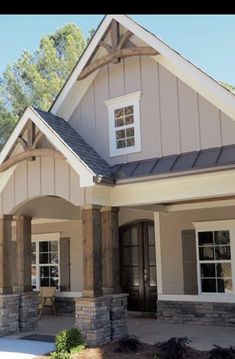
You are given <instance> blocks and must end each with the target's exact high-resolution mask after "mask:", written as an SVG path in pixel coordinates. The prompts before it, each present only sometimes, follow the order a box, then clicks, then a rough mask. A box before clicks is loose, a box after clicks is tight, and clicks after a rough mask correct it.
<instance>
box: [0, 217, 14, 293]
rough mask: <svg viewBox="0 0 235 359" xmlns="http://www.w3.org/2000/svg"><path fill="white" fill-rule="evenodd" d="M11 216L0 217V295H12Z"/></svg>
mask: <svg viewBox="0 0 235 359" xmlns="http://www.w3.org/2000/svg"><path fill="white" fill-rule="evenodd" d="M11 224H12V216H10V215H5V214H4V215H1V216H0V294H10V293H12V263H13V260H14V258H13V257H12V241H11V237H12V229H11V228H12V227H11Z"/></svg>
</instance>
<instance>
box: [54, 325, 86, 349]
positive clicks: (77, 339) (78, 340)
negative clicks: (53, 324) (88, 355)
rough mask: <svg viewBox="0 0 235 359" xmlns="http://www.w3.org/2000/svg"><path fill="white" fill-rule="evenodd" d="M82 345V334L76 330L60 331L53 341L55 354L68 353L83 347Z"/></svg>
mask: <svg viewBox="0 0 235 359" xmlns="http://www.w3.org/2000/svg"><path fill="white" fill-rule="evenodd" d="M84 344H85V342H84V340H83V338H82V334H81V332H80V331H79V330H78V329H76V328H71V329H64V330H62V331H61V332H59V333H58V334H57V335H56V339H55V346H56V352H57V353H70V352H71V349H73V348H75V347H78V346H80V345H83V346H84Z"/></svg>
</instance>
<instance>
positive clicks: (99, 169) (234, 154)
mask: <svg viewBox="0 0 235 359" xmlns="http://www.w3.org/2000/svg"><path fill="white" fill-rule="evenodd" d="M35 110H36V112H37V113H38V114H39V115H40V116H41V117H42V119H43V120H44V121H45V122H46V123H47V125H48V126H49V127H51V129H52V130H54V131H55V132H56V133H57V135H58V136H59V137H60V138H61V139H62V140H63V141H64V143H65V144H66V145H67V146H68V147H69V148H71V150H72V151H73V152H75V153H76V155H77V156H78V157H79V158H80V159H81V160H82V161H83V162H84V163H85V165H86V166H87V167H89V168H90V169H91V170H92V171H93V172H94V173H95V176H99V177H102V180H103V181H105V180H106V181H109V182H115V180H118V179H133V180H134V178H141V177H143V176H145V177H146V176H149V177H151V176H156V175H164V174H166V175H169V174H171V175H174V174H177V173H181V172H182V173H183V172H185V171H193V170H195V171H196V170H200V169H216V168H218V169H219V168H220V167H221V166H227V165H234V166H235V144H234V145H227V146H223V147H215V148H208V149H205V150H200V151H194V152H185V153H181V154H173V155H170V156H164V157H160V158H151V159H147V160H140V161H134V162H129V163H125V164H118V165H115V166H113V167H111V166H110V165H109V164H108V163H107V162H106V161H105V160H104V159H103V158H102V157H101V156H100V155H99V154H98V153H97V152H96V151H95V150H94V149H93V148H92V147H91V146H90V145H88V143H86V141H85V140H84V139H83V138H82V137H81V136H80V135H79V134H78V133H77V132H76V131H75V130H74V129H73V128H72V127H71V126H70V125H69V124H68V123H67V122H66V121H65V120H64V119H62V118H61V117H57V116H55V115H53V114H52V113H50V112H45V111H41V110H38V109H35Z"/></svg>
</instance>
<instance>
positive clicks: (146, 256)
mask: <svg viewBox="0 0 235 359" xmlns="http://www.w3.org/2000/svg"><path fill="white" fill-rule="evenodd" d="M120 269H121V271H120V273H121V278H120V279H121V287H122V291H123V292H126V293H129V297H128V310H137V311H146V312H155V311H156V308H157V304H156V301H157V280H156V253H155V238H154V225H153V223H152V222H139V223H134V224H129V225H126V226H123V227H121V228H120Z"/></svg>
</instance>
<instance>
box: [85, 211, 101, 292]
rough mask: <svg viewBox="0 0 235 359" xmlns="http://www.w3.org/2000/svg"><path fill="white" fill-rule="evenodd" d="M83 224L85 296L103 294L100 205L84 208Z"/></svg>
mask: <svg viewBox="0 0 235 359" xmlns="http://www.w3.org/2000/svg"><path fill="white" fill-rule="evenodd" d="M82 224H83V296H84V297H91V298H93V297H99V296H101V295H102V251H101V215H100V207H99V206H94V205H87V206H84V207H83V208H82Z"/></svg>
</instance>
